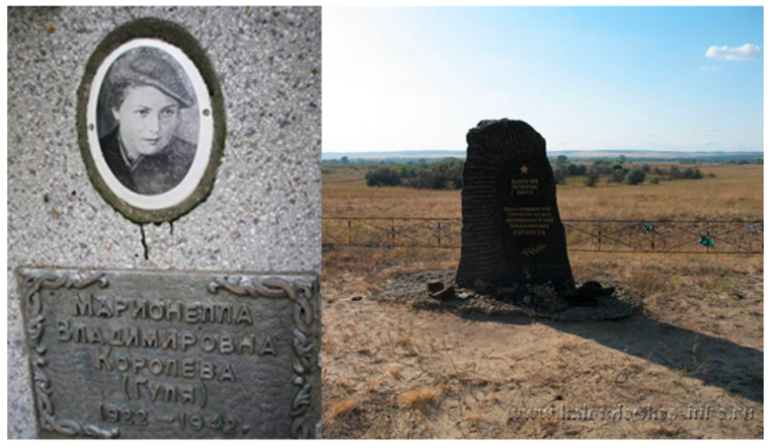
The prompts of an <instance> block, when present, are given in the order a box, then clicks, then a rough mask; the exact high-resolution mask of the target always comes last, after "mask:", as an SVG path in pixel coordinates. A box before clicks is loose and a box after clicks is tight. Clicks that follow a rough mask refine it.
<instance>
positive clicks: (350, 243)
mask: <svg viewBox="0 0 770 448" xmlns="http://www.w3.org/2000/svg"><path fill="white" fill-rule="evenodd" d="M351 226H352V224H351V221H350V220H349V219H348V246H352V245H353V244H352V241H351V236H350V234H351V232H352V230H351Z"/></svg>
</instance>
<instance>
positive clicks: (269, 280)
mask: <svg viewBox="0 0 770 448" xmlns="http://www.w3.org/2000/svg"><path fill="white" fill-rule="evenodd" d="M19 274H20V277H21V282H22V288H21V290H22V291H23V299H24V302H25V313H26V316H25V318H26V324H27V330H28V335H29V342H30V346H31V347H30V348H31V353H32V356H33V359H32V368H33V377H34V378H35V379H36V387H35V392H36V397H35V399H36V402H37V404H38V406H37V411H38V422H39V426H40V429H41V430H42V432H41V435H43V436H95V437H128V438H187V437H189V438H205V437H229V438H236V437H249V438H252V437H253V438H287V437H298V436H299V437H309V436H312V435H313V430H314V425H315V424H316V422H317V421H318V419H319V414H320V402H319V401H320V400H319V398H320V390H319V387H320V385H319V383H320V379H319V372H318V367H317V364H318V362H317V356H318V340H319V337H318V335H319V333H320V332H319V329H320V322H318V319H317V310H318V294H317V279H316V278H315V277H314V276H307V275H289V276H283V277H280V278H276V277H266V276H259V275H246V276H243V275H238V276H221V275H215V274H192V273H167V274H156V273H145V272H119V271H107V272H75V271H67V270H42V269H20V270H19Z"/></svg>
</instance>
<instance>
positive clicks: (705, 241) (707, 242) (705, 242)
mask: <svg viewBox="0 0 770 448" xmlns="http://www.w3.org/2000/svg"><path fill="white" fill-rule="evenodd" d="M700 244H701V245H702V246H706V247H707V248H709V249H711V248H712V247H714V240H712V239H711V238H709V237H706V236H702V237H701V238H700Z"/></svg>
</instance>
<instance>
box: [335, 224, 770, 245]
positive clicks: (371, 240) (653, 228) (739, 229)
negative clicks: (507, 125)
mask: <svg viewBox="0 0 770 448" xmlns="http://www.w3.org/2000/svg"><path fill="white" fill-rule="evenodd" d="M322 222H323V244H324V247H325V248H327V249H330V248H335V247H371V248H388V247H414V248H444V249H451V248H460V245H461V231H462V220H461V219H460V218H352V217H351V218H345V217H339V218H323V219H322ZM562 222H563V223H564V229H565V231H566V233H567V248H568V249H569V250H570V251H573V252H632V253H633V252H636V253H687V254H763V253H764V242H763V238H762V236H763V235H762V233H763V232H764V221H748V220H741V219H733V220H729V221H727V220H724V221H706V220H693V221H666V220H660V221H649V220H647V221H645V220H633V221H632V220H595V219H571V220H563V221H562Z"/></svg>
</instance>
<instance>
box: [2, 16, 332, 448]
mask: <svg viewBox="0 0 770 448" xmlns="http://www.w3.org/2000/svg"><path fill="white" fill-rule="evenodd" d="M8 61H9V64H8V159H7V161H8V173H7V174H8V204H7V207H8V221H7V225H8V238H7V241H8V257H7V261H8V269H7V288H8V294H7V297H8V302H7V310H8V348H7V354H8V438H36V437H40V438H49V437H51V438H80V437H89V438H90V437H97V438H155V439H158V438H290V437H318V436H320V414H321V390H320V384H321V382H320V300H319V274H318V273H319V272H320V271H321V225H320V216H321V208H320V207H321V206H320V204H321V198H320V192H321V188H320V187H321V170H320V162H321V157H320V154H321V142H320V135H321V110H320V99H321V79H320V67H321V10H320V8H251V7H244V8H179V7H162V8H154V7H138V8H135V7H129V8H85V7H43V8H9V9H8ZM133 112H136V114H134V115H132V113H133ZM148 123H149V124H148Z"/></svg>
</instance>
